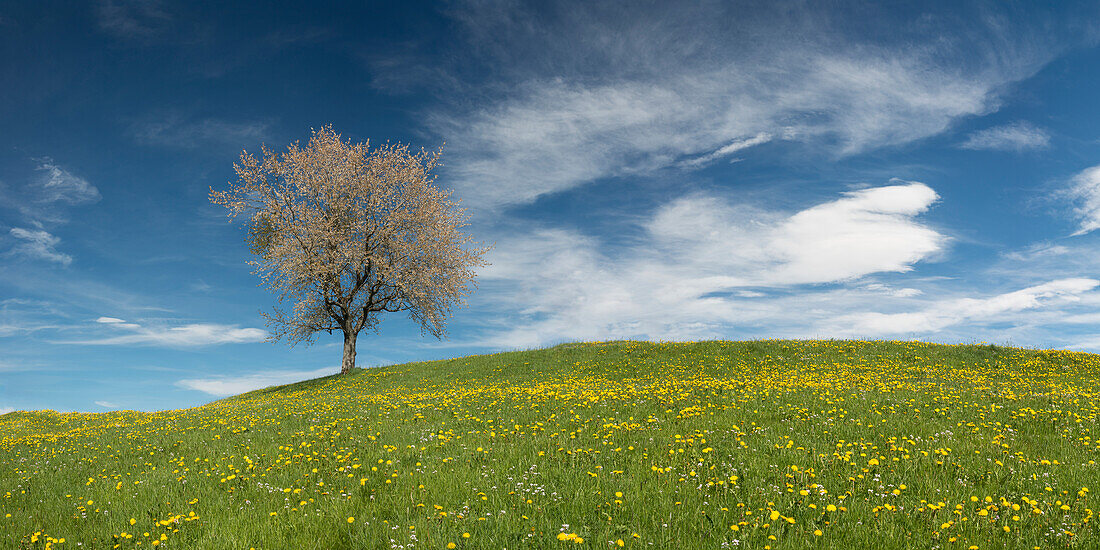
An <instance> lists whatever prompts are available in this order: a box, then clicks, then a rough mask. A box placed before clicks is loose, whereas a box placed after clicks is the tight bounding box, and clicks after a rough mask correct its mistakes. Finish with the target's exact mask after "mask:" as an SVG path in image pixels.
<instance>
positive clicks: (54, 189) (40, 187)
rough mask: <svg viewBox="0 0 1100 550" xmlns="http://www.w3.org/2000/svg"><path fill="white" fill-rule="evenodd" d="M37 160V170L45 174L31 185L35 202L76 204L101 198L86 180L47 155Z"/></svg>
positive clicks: (97, 191)
mask: <svg viewBox="0 0 1100 550" xmlns="http://www.w3.org/2000/svg"><path fill="white" fill-rule="evenodd" d="M38 161H39V165H38V170H40V171H43V172H45V174H44V175H43V176H42V177H41V178H39V179H38V181H37V182H35V183H34V184H33V185H32V186H31V189H32V192H34V193H35V195H36V196H35V198H34V199H35V201H36V202H39V203H55V202H64V203H67V204H70V205H78V204H87V203H93V202H96V201H98V200H99V199H100V198H101V197H100V194H99V190H98V189H96V188H95V186H94V185H92V184H90V183H88V180H86V179H84V178H81V177H78V176H74V175H73V174H72V173H70V172H69V171H67V170H65V169H63V168H61V167H60V166H58V165H57V164H56V163H55V162H54V161H53V160H52V159H50V158H48V157H47V158H41V159H38Z"/></svg>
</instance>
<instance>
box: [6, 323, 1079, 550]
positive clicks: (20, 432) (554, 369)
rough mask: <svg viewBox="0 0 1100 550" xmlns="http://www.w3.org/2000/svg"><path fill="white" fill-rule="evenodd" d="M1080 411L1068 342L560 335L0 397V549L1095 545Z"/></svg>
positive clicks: (1074, 356)
mask: <svg viewBox="0 0 1100 550" xmlns="http://www.w3.org/2000/svg"><path fill="white" fill-rule="evenodd" d="M1098 413H1100V356H1096V355H1091V354H1084V353H1072V352H1063V351H1035V350H1023V349H1014V348H1005V347H995V346H941V345H931V344H922V343H912V342H859V341H827V342H824V341H797V342H794V341H757V342H703V343H683V344H653V343H644V342H607V343H591V344H567V345H562V346H558V347H555V348H551V349H545V350H537V351H526V352H515V353H501V354H495V355H486V356H477V357H465V358H458V359H451V360H446V361H434V362H427V363H415V364H406V365H396V366H391V367H385V368H377V369H366V370H357V371H355V372H353V373H352V374H350V375H348V376H343V377H340V376H333V377H327V378H321V379H317V380H310V381H307V382H302V383H299V384H292V385H288V386H281V387H275V388H268V389H264V390H259V391H254V392H250V393H247V394H243V395H240V396H237V397H233V398H230V399H225V400H222V401H217V402H214V403H211V404H209V405H206V406H203V407H196V408H192V409H184V410H177V411H165V412H159V413H138V412H125V411H124V412H112V413H101V414H80V413H74V414H59V413H55V412H52V411H45V412H18V413H11V414H7V415H4V416H2V417H0V547H3V548H44V547H47V546H50V547H53V548H85V549H86V548H149V547H151V546H158V547H166V548H238V549H249V548H264V549H268V548H272V549H274V548H404V549H411V548H573V547H578V548H579V547H593V548H609V547H611V548H617V547H619V546H624V547H631V548H727V547H739V548H764V549H768V548H771V549H780V548H863V547H871V546H874V547H876V548H881V549H888V548H921V547H924V548H963V549H966V548H971V547H974V546H976V547H978V548H1027V549H1031V548H1064V547H1071V548H1074V547H1076V548H1097V547H1100V533H1098V532H1097V528H1096V521H1097V520H1096V518H1094V517H1093V516H1094V510H1095V509H1096V508H1097V506H1096V499H1097V496H1094V492H1096V493H1097V494H1100V487H1096V486H1095V485H1098V483H1097V482H1098V481H1100V469H1098V467H1097V465H1096V462H1095V461H1096V460H1097V459H1100V432H1098V427H1097V418H1098ZM61 540H63V541H64V542H60V541H61Z"/></svg>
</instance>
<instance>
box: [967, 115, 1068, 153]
mask: <svg viewBox="0 0 1100 550" xmlns="http://www.w3.org/2000/svg"><path fill="white" fill-rule="evenodd" d="M959 147H960V148H962V149H987V150H993V151H1015V152H1020V151H1032V150H1036V149H1046V148H1048V147H1050V133H1048V132H1047V131H1046V130H1044V129H1042V128H1038V127H1036V126H1034V125H1032V124H1030V123H1028V122H1014V123H1012V124H1005V125H1003V126H994V127H992V128H986V129H985V130H978V131H977V132H973V133H971V134H970V135H968V136H967V137H966V140H965V141H963V142H962V143H960V144H959Z"/></svg>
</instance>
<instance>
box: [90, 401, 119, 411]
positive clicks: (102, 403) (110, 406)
mask: <svg viewBox="0 0 1100 550" xmlns="http://www.w3.org/2000/svg"><path fill="white" fill-rule="evenodd" d="M95 404H96V405H99V406H100V407H103V408H104V409H117V408H118V405H115V404H114V403H111V402H110V401H96V402H95Z"/></svg>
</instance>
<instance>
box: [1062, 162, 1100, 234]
mask: <svg viewBox="0 0 1100 550" xmlns="http://www.w3.org/2000/svg"><path fill="white" fill-rule="evenodd" d="M1067 191H1068V194H1069V196H1070V198H1071V199H1073V200H1075V201H1077V208H1076V214H1077V217H1078V218H1079V219H1080V226H1079V227H1078V229H1077V231H1076V232H1074V233H1073V234H1074V235H1084V234H1085V233H1088V232H1090V231H1094V230H1096V229H1100V165H1098V166H1093V167H1092V168H1088V169H1085V170H1084V171H1082V172H1081V173H1080V174H1077V175H1076V176H1074V177H1073V179H1071V180H1070V182H1069V188H1068V190H1067Z"/></svg>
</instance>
